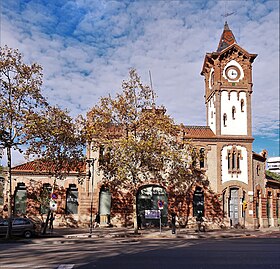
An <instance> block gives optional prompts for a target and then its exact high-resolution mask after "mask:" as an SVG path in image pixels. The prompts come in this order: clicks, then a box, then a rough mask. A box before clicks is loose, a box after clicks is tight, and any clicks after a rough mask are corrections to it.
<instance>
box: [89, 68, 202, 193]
mask: <svg viewBox="0 0 280 269" xmlns="http://www.w3.org/2000/svg"><path fill="white" fill-rule="evenodd" d="M154 96H155V93H154V92H153V90H151V89H150V88H149V87H148V86H145V85H143V84H142V83H141V80H140V77H139V76H138V74H137V73H136V71H135V70H131V71H130V73H129V79H128V81H124V82H123V84H122V93H119V94H117V95H116V97H115V98H112V97H111V96H108V97H103V98H101V100H100V102H99V104H97V105H96V106H94V107H93V108H92V110H91V111H90V112H89V113H88V114H87V119H88V121H87V125H86V131H87V137H88V138H89V139H90V141H93V144H94V145H95V149H96V150H98V148H100V147H104V146H105V147H104V150H103V156H101V160H102V161H101V162H99V164H100V169H101V170H102V172H103V176H104V178H103V179H104V183H105V184H107V185H109V186H110V187H111V189H127V190H128V189H129V190H130V191H132V192H133V193H135V191H136V190H137V189H138V187H139V186H141V185H142V184H145V183H148V182H154V183H158V184H161V185H163V186H165V187H167V188H172V189H173V191H176V192H178V193H185V192H186V191H187V190H188V188H189V186H190V185H191V184H192V183H193V182H194V181H195V180H196V179H197V178H199V176H197V175H198V171H196V166H195V165H192V164H193V163H195V159H196V158H197V157H196V155H197V154H193V153H194V152H195V149H194V147H193V146H192V145H191V144H190V143H189V142H188V141H184V139H181V138H180V137H181V136H182V132H181V129H180V126H177V125H175V123H174V122H173V120H172V119H171V117H170V116H168V115H167V114H166V110H165V108H164V107H156V104H155V100H154Z"/></svg>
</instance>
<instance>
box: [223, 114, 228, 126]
mask: <svg viewBox="0 0 280 269" xmlns="http://www.w3.org/2000/svg"><path fill="white" fill-rule="evenodd" d="M223 122H224V127H226V126H227V125H226V122H227V114H226V113H224V115H223Z"/></svg>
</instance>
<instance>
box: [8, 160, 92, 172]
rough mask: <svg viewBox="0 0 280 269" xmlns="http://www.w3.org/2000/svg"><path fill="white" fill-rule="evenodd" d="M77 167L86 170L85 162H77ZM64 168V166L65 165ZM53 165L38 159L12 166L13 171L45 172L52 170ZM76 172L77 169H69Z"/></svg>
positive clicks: (82, 170)
mask: <svg viewBox="0 0 280 269" xmlns="http://www.w3.org/2000/svg"><path fill="white" fill-rule="evenodd" d="M78 166H79V167H78V168H79V170H80V171H81V172H85V171H86V163H85V162H79V164H78ZM65 169H66V167H65ZM52 170H53V165H52V164H51V163H50V162H38V161H30V162H27V163H23V164H20V165H17V166H14V167H13V168H12V171H13V172H17V171H22V172H47V171H52ZM70 172H77V171H70Z"/></svg>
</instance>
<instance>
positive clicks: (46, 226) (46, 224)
mask: <svg viewBox="0 0 280 269" xmlns="http://www.w3.org/2000/svg"><path fill="white" fill-rule="evenodd" d="M50 215H51V210H50V209H49V211H48V215H47V219H46V222H45V225H44V230H43V233H42V234H46V231H47V228H48V224H49V219H50Z"/></svg>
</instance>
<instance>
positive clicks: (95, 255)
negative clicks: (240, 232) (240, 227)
mask: <svg viewBox="0 0 280 269" xmlns="http://www.w3.org/2000/svg"><path fill="white" fill-rule="evenodd" d="M279 249H280V239H279V238H250V237H245V238H230V239H228V238H227V239H224V238H217V239H196V240H195V239H186V238H163V239H160V238H138V239H137V238H119V239H118V238H115V239H112V238H76V239H69V238H68V239H67V238H51V239H49V238H47V239H40V240H39V239H36V240H34V241H22V242H14V243H3V242H2V243H1V244H0V253H1V256H0V268H7V269H8V268H46V269H49V268H53V269H54V268H60V269H61V268H69V269H70V268H80V269H84V268H98V269H105V268H106V269H107V268H114V269H118V268H122V269H126V268H127V269H138V268H141V269H142V268H152V269H157V268H159V269H164V268H168V269H170V268H171V269H175V268H188V269H189V268H191V269H192V268H194V269H198V268H199V269H204V268H205V269H206V268H207V269H214V268H215V269H219V268H223V269H224V268H238V269H243V268H244V269H245V268H246V269H250V268H254V269H256V268H263V269H267V268H272V269H273V268H275V269H276V268H280V255H279Z"/></svg>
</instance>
